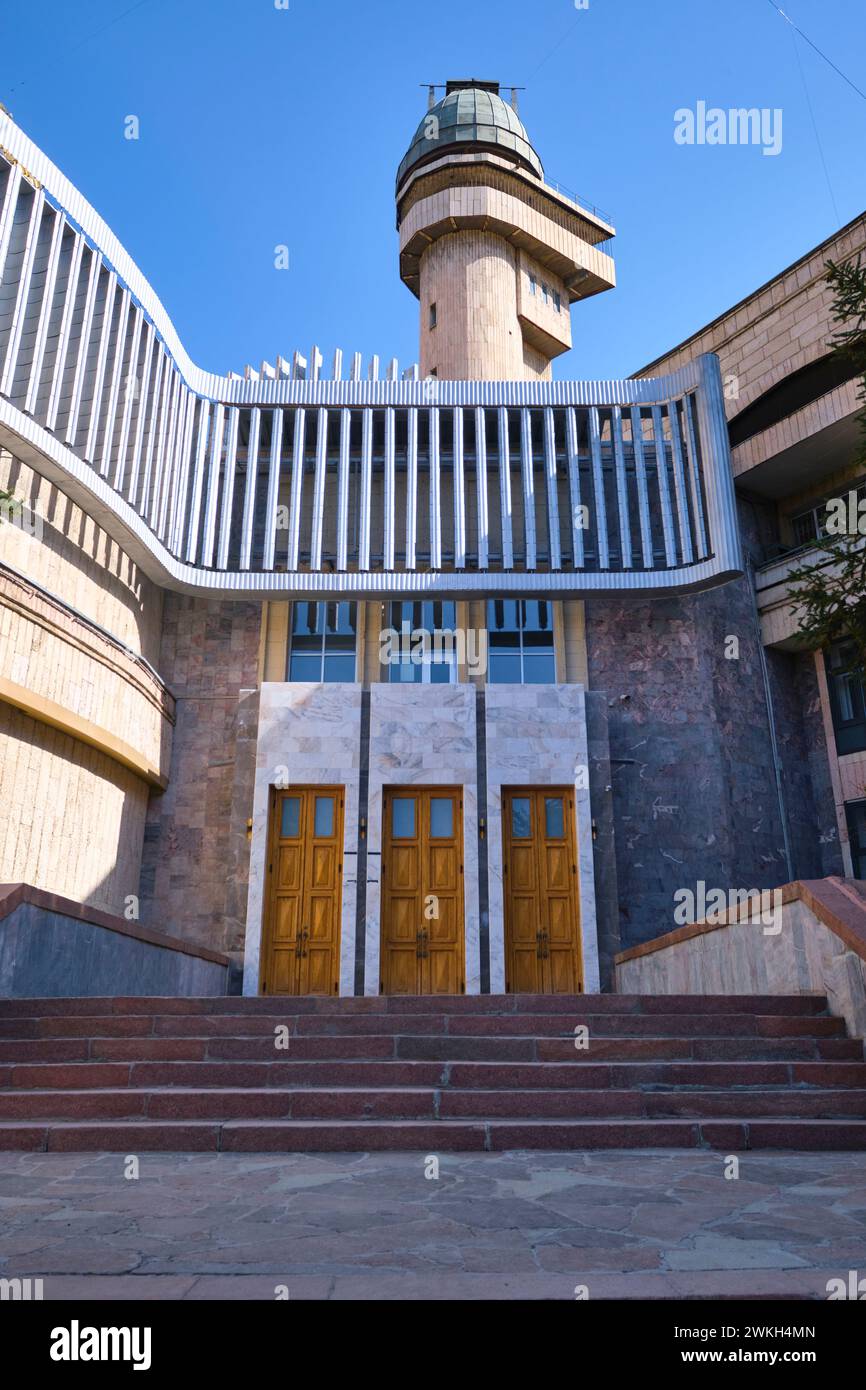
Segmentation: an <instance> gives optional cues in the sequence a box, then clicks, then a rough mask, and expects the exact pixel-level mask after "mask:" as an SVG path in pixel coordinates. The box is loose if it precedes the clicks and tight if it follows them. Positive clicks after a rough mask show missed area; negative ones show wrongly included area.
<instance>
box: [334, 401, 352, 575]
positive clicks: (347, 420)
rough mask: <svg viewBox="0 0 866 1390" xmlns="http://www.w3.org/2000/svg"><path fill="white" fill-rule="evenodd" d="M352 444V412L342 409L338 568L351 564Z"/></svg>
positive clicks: (338, 486) (338, 493) (344, 567)
mask: <svg viewBox="0 0 866 1390" xmlns="http://www.w3.org/2000/svg"><path fill="white" fill-rule="evenodd" d="M351 444H352V412H351V410H341V411H340V463H339V471H338V476H337V569H338V570H345V569H347V568H348V565H349V473H350V468H351V463H350V454H351Z"/></svg>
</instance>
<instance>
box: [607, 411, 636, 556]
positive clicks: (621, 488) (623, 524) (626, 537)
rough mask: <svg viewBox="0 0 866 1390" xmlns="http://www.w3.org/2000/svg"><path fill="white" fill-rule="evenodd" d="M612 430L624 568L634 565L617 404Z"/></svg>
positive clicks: (612, 412) (620, 424)
mask: <svg viewBox="0 0 866 1390" xmlns="http://www.w3.org/2000/svg"><path fill="white" fill-rule="evenodd" d="M611 430H612V433H613V459H614V467H615V469H616V500H617V511H618V512H619V544H620V556H621V562H622V567H623V569H628V570H630V569H631V567H632V554H631V521H630V519H629V510H628V482H627V479H626V472H625V449H624V448H623V438H622V411H621V410H620V408H619V406H618V405H615V406H614V407H613V409H612V411H611Z"/></svg>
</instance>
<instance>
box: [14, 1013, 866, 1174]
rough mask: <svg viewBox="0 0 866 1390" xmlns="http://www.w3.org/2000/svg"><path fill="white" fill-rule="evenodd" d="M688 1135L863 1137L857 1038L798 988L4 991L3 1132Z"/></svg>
mask: <svg viewBox="0 0 866 1390" xmlns="http://www.w3.org/2000/svg"><path fill="white" fill-rule="evenodd" d="M580 1025H585V1026H586V1028H588V1030H589V1035H588V1046H587V1047H586V1048H585V1049H584V1048H578V1047H576V1046H575V1029H576V1028H578V1027H579V1026H580ZM277 1030H280V1033H279V1034H278V1032H277ZM281 1037H282V1040H283V1041H285V1040H287V1042H288V1046H287V1047H280V1046H278V1043H279V1042H280V1039H281ZM695 1147H704V1148H713V1149H720V1150H723V1151H724V1152H726V1153H727V1152H732V1153H737V1152H741V1151H743V1150H745V1149H811V1150H820V1149H823V1150H834V1149H849V1150H850V1149H856V1150H862V1149H866V1061H864V1051H863V1043H862V1042H861V1041H859V1040H857V1039H853V1038H848V1037H846V1034H845V1025H844V1023H843V1022H842V1020H841V1019H837V1018H833V1017H831V1016H830V1015H829V1014H828V1012H827V1001H826V1000H825V999H823V998H820V997H818V996H815V995H805V996H804V995H799V996H779V995H772V996H766V997H762V996H723V995H704V996H694V995H692V996H670V995H654V996H649V995H616V994H608V995H583V996H578V997H565V996H552V995H544V996H535V995H507V996H482V997H468V996H461V997H459V998H453V997H451V998H441V997H437V998H433V997H425V998H402V997H391V998H369V999H314V998H303V999H278V998H268V999H241V998H234V997H229V998H210V999H184V998H164V999H146V998H108V999H80V998H79V999H11V1000H10V999H6V1000H2V1001H0V1148H2V1149H18V1150H48V1151H51V1152H60V1151H67V1152H70V1151H83V1150H108V1151H115V1152H122V1153H136V1152H139V1151H144V1150H151V1151H153V1150H165V1151H172V1150H174V1151H215V1150H221V1151H224V1152H234V1153H239V1152H246V1153H249V1152H291V1151H295V1152H299V1151H317V1150H318V1151H324V1150H347V1151H369V1150H374V1149H378V1150H383V1149H391V1150H422V1151H424V1152H428V1151H429V1152H433V1153H435V1152H437V1151H444V1150H452V1151H455V1150H466V1151H469V1150H503V1149H560V1150H581V1149H603V1148H695Z"/></svg>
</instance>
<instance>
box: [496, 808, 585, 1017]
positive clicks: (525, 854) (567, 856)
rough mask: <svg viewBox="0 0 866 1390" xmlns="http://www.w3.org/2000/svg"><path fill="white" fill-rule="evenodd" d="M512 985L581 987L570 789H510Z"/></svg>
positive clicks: (550, 989)
mask: <svg viewBox="0 0 866 1390" xmlns="http://www.w3.org/2000/svg"><path fill="white" fill-rule="evenodd" d="M502 828H503V859H504V862H503V894H504V900H505V901H504V907H505V956H506V989H508V990H510V991H515V992H528V993H552V994H572V993H576V992H578V991H579V990H580V989H581V987H582V986H581V958H580V917H579V910H578V898H577V875H576V855H577V846H576V840H575V833H574V796H573V793H572V792H571V791H570V790H569V789H568V788H559V787H520V788H513V789H509V788H504V789H503V793H502Z"/></svg>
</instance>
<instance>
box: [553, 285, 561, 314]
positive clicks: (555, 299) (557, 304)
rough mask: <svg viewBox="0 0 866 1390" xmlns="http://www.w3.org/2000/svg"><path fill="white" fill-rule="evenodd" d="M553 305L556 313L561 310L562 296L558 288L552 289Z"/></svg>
mask: <svg viewBox="0 0 866 1390" xmlns="http://www.w3.org/2000/svg"><path fill="white" fill-rule="evenodd" d="M553 307H554V309H555V310H556V312H557V313H558V314H559V313H561V312H562V296H561V295H560V293H559V290H554V291H553Z"/></svg>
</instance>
